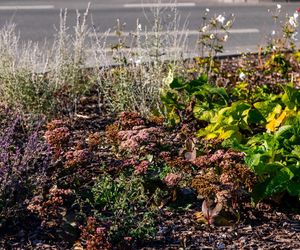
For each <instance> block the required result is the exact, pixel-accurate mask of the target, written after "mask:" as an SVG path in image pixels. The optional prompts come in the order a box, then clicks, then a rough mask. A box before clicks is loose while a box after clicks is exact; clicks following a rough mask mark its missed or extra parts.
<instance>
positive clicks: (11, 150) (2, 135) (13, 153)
mask: <svg viewBox="0 0 300 250" xmlns="http://www.w3.org/2000/svg"><path fill="white" fill-rule="evenodd" d="M20 123H21V118H20V117H18V116H15V117H14V118H13V120H11V121H10V122H8V126H7V127H5V128H4V129H3V130H2V131H0V234H1V227H2V226H3V225H5V224H6V223H8V222H10V224H11V225H12V226H13V225H14V223H17V222H18V220H19V219H21V216H22V215H24V214H25V212H26V200H29V199H31V198H32V197H33V196H35V195H39V194H41V193H42V191H43V190H42V189H43V187H45V184H46V181H47V176H46V171H47V168H48V166H49V163H50V159H51V158H50V156H51V153H50V149H49V147H48V145H47V144H46V143H44V142H42V141H41V140H40V137H39V127H40V126H36V127H35V129H34V130H33V132H31V133H28V134H27V133H26V132H25V131H23V130H21V126H20Z"/></svg>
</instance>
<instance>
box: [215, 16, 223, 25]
mask: <svg viewBox="0 0 300 250" xmlns="http://www.w3.org/2000/svg"><path fill="white" fill-rule="evenodd" d="M216 20H217V21H218V22H219V23H221V24H223V23H224V21H225V17H224V16H222V15H218V16H217V18H216Z"/></svg>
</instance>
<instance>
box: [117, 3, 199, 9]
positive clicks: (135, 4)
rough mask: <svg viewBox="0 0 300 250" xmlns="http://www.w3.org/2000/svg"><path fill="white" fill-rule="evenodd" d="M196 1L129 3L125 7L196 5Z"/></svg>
mask: <svg viewBox="0 0 300 250" xmlns="http://www.w3.org/2000/svg"><path fill="white" fill-rule="evenodd" d="M194 6H196V4H195V3H191V2H187V3H128V4H124V5H123V7H124V8H155V7H194Z"/></svg>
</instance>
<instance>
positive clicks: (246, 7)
mask: <svg viewBox="0 0 300 250" xmlns="http://www.w3.org/2000/svg"><path fill="white" fill-rule="evenodd" d="M90 2H91V6H90V11H89V13H90V15H89V18H88V23H89V25H91V26H93V27H94V28H95V29H96V30H97V32H99V33H100V34H101V33H103V32H105V31H107V30H109V29H111V31H113V30H114V27H115V25H116V20H117V19H118V18H119V19H120V22H121V23H126V26H125V27H124V31H125V32H128V33H129V32H130V31H133V30H135V28H136V20H137V19H139V21H140V23H141V24H142V28H143V29H144V28H145V27H147V29H148V30H150V29H151V27H152V24H151V20H152V16H153V15H152V14H151V6H149V5H147V4H149V2H150V3H151V2H154V1H148V2H147V4H146V5H145V4H144V5H143V4H141V1H134V0H127V1H122V0H109V1H108V0H94V1H90ZM168 2H170V1H168ZM177 2H178V3H179V5H178V12H179V14H180V16H181V22H180V23H181V24H180V26H183V24H184V23H185V22H186V21H187V24H186V30H189V31H188V32H189V42H188V46H189V49H190V50H194V48H195V42H196V40H197V31H198V29H199V27H201V22H202V19H201V17H202V15H203V13H204V11H205V9H206V8H209V9H210V12H209V13H210V15H216V14H222V15H224V16H229V15H231V14H234V15H235V23H234V25H233V27H232V32H231V36H230V39H229V40H228V42H227V44H226V47H225V53H239V52H242V51H247V50H248V51H253V50H257V48H258V45H259V44H263V43H265V41H266V36H267V35H269V34H270V33H271V31H272V30H274V29H275V26H274V23H273V20H272V17H271V14H270V13H268V9H271V10H274V9H275V8H276V3H272V2H268V3H260V4H249V3H247V4H243V3H242V4H225V3H219V2H215V1H211V0H210V2H209V4H207V3H205V2H206V1H203V0H194V1H193V0H178V1H177ZM248 2H249V1H248ZM87 4H88V1H85V0H80V1H79V0H62V1H61V0H52V1H39V0H31V1H21V0H19V1H3V0H0V27H2V26H3V25H5V24H6V23H9V22H13V23H15V24H16V25H17V30H18V31H19V32H20V38H21V40H23V41H28V40H32V41H38V42H43V41H45V40H47V41H52V40H53V37H54V34H55V27H58V26H59V13H60V9H64V8H68V19H67V25H68V26H69V27H70V32H72V30H73V27H74V25H75V20H76V9H78V10H80V11H81V12H84V9H85V8H86V7H87ZM281 4H282V12H288V13H289V14H292V13H294V12H295V10H296V9H297V8H298V7H300V2H299V3H281ZM170 14H172V11H170V9H169V8H166V9H165V11H164V13H163V17H162V18H163V19H164V20H165V19H167V18H168V15H170ZM299 18H300V17H299ZM165 22H167V21H166V20H165ZM299 33H300V32H299ZM114 34H115V33H113V32H112V33H111V34H110V35H109V36H108V41H107V44H108V45H109V44H111V43H114V42H115V41H116V37H115V35H114ZM299 38H300V37H299Z"/></svg>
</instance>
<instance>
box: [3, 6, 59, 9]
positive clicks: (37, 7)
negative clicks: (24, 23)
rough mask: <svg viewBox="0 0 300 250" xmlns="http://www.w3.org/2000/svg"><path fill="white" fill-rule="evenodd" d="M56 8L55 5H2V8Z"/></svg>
mask: <svg viewBox="0 0 300 250" xmlns="http://www.w3.org/2000/svg"><path fill="white" fill-rule="evenodd" d="M49 9H54V5H11V6H10V5H7V6H0V10H49Z"/></svg>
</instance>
